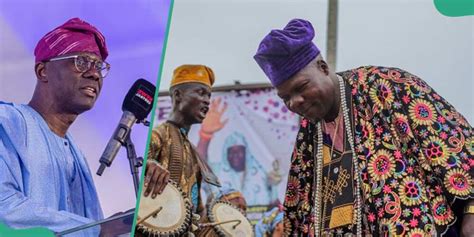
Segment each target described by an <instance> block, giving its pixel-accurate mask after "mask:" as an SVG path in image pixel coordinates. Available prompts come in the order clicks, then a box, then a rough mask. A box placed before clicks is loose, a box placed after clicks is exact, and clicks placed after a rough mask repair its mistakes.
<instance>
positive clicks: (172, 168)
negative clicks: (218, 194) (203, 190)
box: [168, 129, 221, 187]
mask: <svg viewBox="0 0 474 237" xmlns="http://www.w3.org/2000/svg"><path fill="white" fill-rule="evenodd" d="M179 133H180V132H179V130H178V129H170V136H171V141H172V142H171V145H170V146H171V147H170V153H169V154H170V157H169V167H168V171H169V172H170V178H171V179H172V180H173V181H175V182H176V183H180V179H181V174H182V172H183V145H184V141H183V136H182V135H181V134H179ZM174 141H179V142H174ZM189 144H191V146H192V149H191V150H192V152H193V155H194V157H195V158H196V161H197V163H198V166H199V170H200V171H201V175H202V177H203V180H204V181H205V182H206V183H208V184H211V185H214V186H217V187H221V184H220V182H219V179H218V178H217V176H216V175H215V174H214V172H212V169H211V168H210V167H209V165H208V164H207V163H206V161H203V160H202V159H201V156H200V155H199V154H198V153H197V149H196V147H195V146H194V145H193V144H192V143H191V142H189Z"/></svg>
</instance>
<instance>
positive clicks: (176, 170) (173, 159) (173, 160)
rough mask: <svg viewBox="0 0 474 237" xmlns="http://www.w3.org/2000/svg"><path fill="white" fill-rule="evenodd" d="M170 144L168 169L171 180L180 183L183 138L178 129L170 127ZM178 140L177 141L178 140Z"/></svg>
mask: <svg viewBox="0 0 474 237" xmlns="http://www.w3.org/2000/svg"><path fill="white" fill-rule="evenodd" d="M170 136H171V144H170V152H169V155H170V157H169V165H168V171H169V172H170V178H171V180H173V181H175V182H176V183H178V184H179V183H181V182H180V181H181V175H182V173H183V144H184V142H183V139H182V136H181V134H179V130H178V129H174V128H171V129H170ZM178 141H179V142H178Z"/></svg>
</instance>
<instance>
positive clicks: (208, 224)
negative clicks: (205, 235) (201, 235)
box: [199, 220, 242, 229]
mask: <svg viewBox="0 0 474 237" xmlns="http://www.w3.org/2000/svg"><path fill="white" fill-rule="evenodd" d="M231 222H237V224H235V225H233V226H232V229H235V228H237V226H238V225H240V223H242V221H241V220H228V221H221V222H214V223H206V224H200V225H199V227H201V228H204V227H208V226H216V225H223V224H227V223H231Z"/></svg>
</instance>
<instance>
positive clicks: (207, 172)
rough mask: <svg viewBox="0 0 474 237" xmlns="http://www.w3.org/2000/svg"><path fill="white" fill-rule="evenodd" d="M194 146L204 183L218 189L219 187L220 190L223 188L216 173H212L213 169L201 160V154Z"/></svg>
mask: <svg viewBox="0 0 474 237" xmlns="http://www.w3.org/2000/svg"><path fill="white" fill-rule="evenodd" d="M192 146H193V153H194V156H195V157H196V160H197V163H198V165H199V169H200V170H201V175H202V178H203V179H204V181H206V183H208V184H211V185H214V186H216V187H219V188H220V187H222V186H221V183H220V182H219V178H217V176H216V175H215V174H214V172H212V169H211V168H210V167H209V165H208V164H207V162H206V161H204V160H202V159H201V156H200V155H199V153H197V149H196V147H195V146H194V145H192Z"/></svg>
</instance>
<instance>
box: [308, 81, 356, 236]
mask: <svg viewBox="0 0 474 237" xmlns="http://www.w3.org/2000/svg"><path fill="white" fill-rule="evenodd" d="M337 79H338V80H339V91H340V93H341V106H342V113H343V117H344V128H345V129H346V134H347V137H348V141H349V144H350V147H351V151H352V165H353V167H354V174H355V175H356V178H355V181H356V182H355V188H354V192H355V194H356V195H355V196H356V200H355V207H354V209H355V211H354V216H353V220H355V221H356V222H355V223H356V236H357V237H360V236H362V203H361V202H362V198H361V193H360V188H361V181H360V178H359V164H358V161H357V155H356V153H355V152H354V151H355V150H354V137H353V136H352V131H351V126H350V119H349V108H348V107H347V102H346V88H345V86H344V81H343V79H342V78H341V77H340V76H339V75H337ZM314 140H315V141H313V142H316V144H317V150H316V162H315V163H316V165H315V166H314V167H315V170H314V173H315V174H316V180H315V184H316V194H315V202H314V204H315V207H314V209H313V217H314V223H315V225H314V233H315V236H319V234H320V231H321V230H320V227H321V224H320V222H321V195H322V187H321V185H322V168H323V164H322V162H323V131H322V127H321V122H318V123H317V124H316V137H315V139H314Z"/></svg>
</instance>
